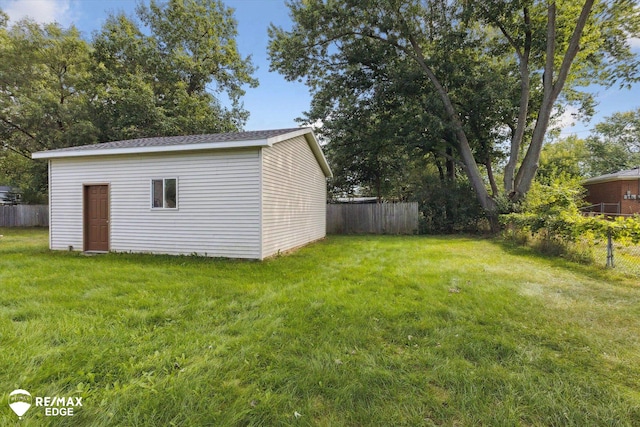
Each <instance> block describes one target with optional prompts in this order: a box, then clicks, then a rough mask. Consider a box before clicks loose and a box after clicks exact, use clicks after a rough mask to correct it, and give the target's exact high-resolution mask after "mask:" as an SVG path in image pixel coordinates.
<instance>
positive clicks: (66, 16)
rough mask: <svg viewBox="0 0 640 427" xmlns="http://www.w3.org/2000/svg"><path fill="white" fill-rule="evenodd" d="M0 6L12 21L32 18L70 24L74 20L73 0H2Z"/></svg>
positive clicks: (38, 20) (43, 21) (37, 20)
mask: <svg viewBox="0 0 640 427" xmlns="http://www.w3.org/2000/svg"><path fill="white" fill-rule="evenodd" d="M0 8H2V10H4V12H5V13H6V14H7V15H9V18H10V20H11V22H12V23H13V22H16V21H19V20H21V19H23V18H31V19H33V20H34V21H36V22H39V23H46V22H54V21H55V22H58V23H59V24H62V25H63V26H68V25H69V24H71V22H72V21H73V16H72V15H73V10H72V8H71V0H1V1H0Z"/></svg>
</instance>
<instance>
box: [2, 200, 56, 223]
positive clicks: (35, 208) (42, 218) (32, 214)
mask: <svg viewBox="0 0 640 427" xmlns="http://www.w3.org/2000/svg"><path fill="white" fill-rule="evenodd" d="M48 226H49V206H47V205H14V206H0V227H48Z"/></svg>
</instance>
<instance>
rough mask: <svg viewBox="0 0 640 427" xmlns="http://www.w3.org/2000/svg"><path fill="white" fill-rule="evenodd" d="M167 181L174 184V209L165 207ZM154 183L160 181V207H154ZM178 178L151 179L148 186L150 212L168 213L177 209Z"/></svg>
mask: <svg viewBox="0 0 640 427" xmlns="http://www.w3.org/2000/svg"><path fill="white" fill-rule="evenodd" d="M168 180H174V181H175V182H176V205H175V206H174V207H172V208H171V207H167V206H166V204H167V200H166V191H167V190H166V189H167V181H168ZM156 181H162V206H154V203H153V202H154V199H153V197H154V183H155V182H156ZM178 182H179V181H178V177H177V176H176V177H171V178H151V181H150V185H149V189H150V200H149V202H150V205H151V210H154V211H165V210H169V211H173V210H177V209H178Z"/></svg>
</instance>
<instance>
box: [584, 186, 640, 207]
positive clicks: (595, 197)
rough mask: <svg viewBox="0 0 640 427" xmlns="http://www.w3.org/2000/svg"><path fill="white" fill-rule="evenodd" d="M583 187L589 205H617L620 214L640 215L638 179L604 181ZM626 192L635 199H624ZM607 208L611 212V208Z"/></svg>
mask: <svg viewBox="0 0 640 427" xmlns="http://www.w3.org/2000/svg"><path fill="white" fill-rule="evenodd" d="M584 186H585V188H586V189H587V196H586V197H585V199H586V200H587V202H589V203H591V204H600V203H607V204H610V203H611V204H613V203H619V204H620V213H621V214H627V215H628V214H634V213H640V180H638V179H633V180H615V181H606V182H599V183H593V184H584ZM627 191H629V193H630V194H632V195H635V196H636V199H635V200H634V199H625V198H624V196H625V194H626V193H627ZM607 208H608V210H609V211H611V210H612V207H611V206H607ZM612 213H615V212H612Z"/></svg>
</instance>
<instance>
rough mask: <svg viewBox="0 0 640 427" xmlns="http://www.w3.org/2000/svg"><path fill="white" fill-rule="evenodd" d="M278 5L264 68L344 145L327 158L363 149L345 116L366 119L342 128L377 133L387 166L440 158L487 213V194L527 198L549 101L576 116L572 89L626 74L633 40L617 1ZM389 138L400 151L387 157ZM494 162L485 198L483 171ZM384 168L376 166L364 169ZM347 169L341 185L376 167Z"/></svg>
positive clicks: (633, 24)
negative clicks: (454, 167)
mask: <svg viewBox="0 0 640 427" xmlns="http://www.w3.org/2000/svg"><path fill="white" fill-rule="evenodd" d="M289 7H290V10H291V17H292V20H293V27H292V28H290V29H286V30H285V29H283V28H278V27H275V26H272V27H271V28H270V29H269V36H270V39H271V40H270V44H269V54H270V57H271V68H272V69H273V70H277V71H279V72H281V73H282V74H283V75H284V76H285V77H286V78H287V79H289V80H300V81H302V80H305V81H306V83H307V84H308V86H309V88H310V90H311V91H312V93H313V95H314V101H313V105H312V109H311V111H310V112H309V113H308V114H307V117H306V118H305V120H306V121H307V122H308V123H315V122H317V121H319V120H320V121H322V122H323V124H324V126H323V132H325V133H326V135H329V136H330V142H329V144H333V143H336V144H340V145H344V146H349V147H353V150H344V151H343V152H342V153H339V152H338V150H336V153H337V154H340V156H342V157H343V158H342V159H341V160H346V161H347V162H348V160H349V157H350V156H351V152H352V151H355V150H358V149H360V150H361V151H366V150H367V148H369V147H370V141H369V140H367V139H362V138H357V137H356V138H354V137H353V136H352V135H349V134H348V133H349V131H348V129H349V126H350V125H352V123H349V121H348V120H346V119H345V118H348V117H354V116H357V115H358V113H359V112H360V111H373V112H374V114H372V115H371V117H373V119H374V120H372V122H371V123H362V122H359V121H356V122H355V123H357V125H358V126H362V128H363V129H364V130H365V132H364V135H365V136H366V135H378V134H380V135H383V137H380V138H376V141H375V142H374V145H375V144H378V145H379V144H387V145H389V146H390V147H393V148H392V150H389V151H394V152H395V153H397V156H396V159H402V158H403V156H405V157H407V156H408V157H409V158H411V157H412V156H426V155H434V156H440V159H442V158H447V159H451V157H452V154H453V157H454V158H455V159H456V160H458V159H459V160H461V161H462V163H463V164H464V172H465V173H466V174H467V177H468V180H469V182H471V183H472V186H473V188H474V190H475V194H476V196H477V199H478V201H479V203H480V204H481V205H482V206H483V207H484V209H485V210H486V212H487V213H488V214H490V216H491V215H493V214H495V213H496V211H497V210H498V204H497V203H496V197H501V196H500V193H505V194H506V196H507V197H509V198H511V199H513V200H517V199H518V198H519V197H521V196H524V194H526V192H527V191H528V190H529V187H530V185H531V183H532V182H533V179H534V177H535V174H536V171H537V168H538V162H539V160H540V159H539V156H540V150H541V148H542V145H543V142H544V139H545V134H546V131H547V128H548V125H549V121H550V119H551V116H552V113H553V111H559V110H561V108H560V109H558V108H557V101H559V102H560V103H561V104H563V105H564V104H578V105H579V106H580V107H581V108H580V110H581V113H583V114H585V115H588V114H590V113H592V111H593V98H592V97H591V96H590V95H589V94H585V93H581V92H580V91H579V88H581V87H584V86H588V85H590V84H593V83H602V84H606V85H611V84H615V83H616V82H618V83H622V84H626V83H628V82H632V81H635V80H636V79H637V77H638V68H639V63H638V62H637V60H636V58H635V54H634V53H633V52H632V51H631V49H630V46H629V44H628V40H629V39H630V37H633V36H634V35H637V34H638V33H639V32H640V16H639V15H638V14H637V13H636V10H635V8H634V5H633V2H630V1H626V0H620V1H614V2H595V4H594V3H593V2H592V1H589V0H585V1H581V2H568V1H566V2H543V1H525V2H521V1H518V2H504V1H484V2H467V1H443V0H434V1H427V2H418V1H414V0H400V1H393V2H389V1H381V0H376V1H366V2H365V1H347V0H336V1H329V2H326V1H322V0H298V1H292V2H290V3H289ZM578 16H581V18H580V19H578V20H576V17H578ZM547 56H550V57H549V58H547ZM542 70H545V72H544V73H542ZM390 94H391V95H390ZM382 119H384V120H382ZM377 120H380V121H381V122H382V123H384V127H382V126H380V125H379V124H378V123H376V121H377ZM334 139H344V141H335V142H334ZM399 140H400V141H402V140H404V141H405V143H406V144H407V145H408V148H407V149H405V150H397V147H398V141H399ZM507 140H510V143H509V144H505V141H507ZM416 146H418V147H420V150H414V148H415V147H416ZM375 148H376V149H375V150H372V151H374V152H376V151H379V150H377V147H375ZM447 150H450V151H452V152H450V153H449V152H446V151H447ZM403 151H404V152H403ZM523 153H524V157H523V158H522V159H520V158H519V156H521V155H522V154H523ZM374 157H375V156H374ZM504 158H507V159H508V163H507V166H508V167H506V168H505V173H504V188H503V189H499V188H498V186H497V185H496V184H495V180H494V179H493V173H492V172H493V168H494V167H495V165H496V164H499V162H500V161H502V160H503V159H504ZM389 164H393V161H389V162H384V164H382V163H379V166H380V167H381V170H380V171H378V174H379V175H380V174H383V175H384V174H385V173H386V172H385V171H384V170H382V169H384V168H383V167H382V166H387V165H389ZM479 165H481V166H484V170H486V171H487V178H488V179H486V180H484V179H483V177H482V176H481V172H480V169H479ZM355 166H356V167H357V168H360V169H359V170H358V171H357V172H358V173H355V172H354V171H353V170H349V171H348V172H346V174H347V175H348V176H346V177H344V178H345V181H348V180H356V179H357V178H358V175H361V176H370V175H372V173H371V171H372V170H374V169H375V168H376V167H377V166H376V162H375V161H374V162H361V163H360V165H359V166H358V165H355ZM516 169H518V171H517V173H516ZM374 172H375V171H374ZM373 174H375V173H373ZM487 181H488V182H490V185H491V187H492V188H491V189H492V193H493V195H490V194H489V192H488V191H487V190H486V183H487Z"/></svg>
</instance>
